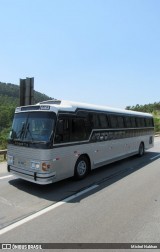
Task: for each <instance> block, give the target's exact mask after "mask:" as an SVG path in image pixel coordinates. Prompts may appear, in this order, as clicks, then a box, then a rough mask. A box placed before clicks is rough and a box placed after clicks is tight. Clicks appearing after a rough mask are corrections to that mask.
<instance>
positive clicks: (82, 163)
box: [74, 155, 89, 180]
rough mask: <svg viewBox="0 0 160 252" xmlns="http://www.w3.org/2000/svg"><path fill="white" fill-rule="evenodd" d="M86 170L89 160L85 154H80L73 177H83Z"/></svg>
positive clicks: (86, 172) (87, 170)
mask: <svg viewBox="0 0 160 252" xmlns="http://www.w3.org/2000/svg"><path fill="white" fill-rule="evenodd" d="M88 172H89V160H88V158H87V157H86V156H85V155H83V156H80V157H79V158H78V160H77V162H76V164H75V168H74V178H75V179H78V180H80V179H83V178H85V177H86V176H87V174H88Z"/></svg>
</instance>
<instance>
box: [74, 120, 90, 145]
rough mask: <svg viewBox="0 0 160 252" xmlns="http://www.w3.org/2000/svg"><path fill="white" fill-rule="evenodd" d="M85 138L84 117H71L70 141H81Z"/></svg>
mask: <svg viewBox="0 0 160 252" xmlns="http://www.w3.org/2000/svg"><path fill="white" fill-rule="evenodd" d="M86 138H87V134H86V129H85V123H84V119H81V118H73V119H72V130H71V141H82V140H85V139H86Z"/></svg>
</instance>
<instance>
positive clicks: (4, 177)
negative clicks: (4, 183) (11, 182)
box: [0, 175, 13, 179]
mask: <svg viewBox="0 0 160 252" xmlns="http://www.w3.org/2000/svg"><path fill="white" fill-rule="evenodd" d="M10 177H13V175H7V176H3V177H0V179H6V178H10Z"/></svg>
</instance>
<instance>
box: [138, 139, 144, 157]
mask: <svg viewBox="0 0 160 252" xmlns="http://www.w3.org/2000/svg"><path fill="white" fill-rule="evenodd" d="M143 155H144V143H142V142H141V143H140V145H139V151H138V156H139V157H142V156H143Z"/></svg>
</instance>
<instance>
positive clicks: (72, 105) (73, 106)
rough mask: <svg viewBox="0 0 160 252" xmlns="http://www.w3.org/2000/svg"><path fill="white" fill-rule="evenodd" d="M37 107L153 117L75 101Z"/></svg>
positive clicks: (53, 101)
mask: <svg viewBox="0 0 160 252" xmlns="http://www.w3.org/2000/svg"><path fill="white" fill-rule="evenodd" d="M37 105H41V106H43V105H45V106H50V107H51V110H54V108H55V112H58V111H64V112H67V111H68V112H75V111H77V110H80V109H82V110H89V111H91V110H92V111H97V112H110V113H118V114H128V115H137V116H138V115H139V116H147V117H152V115H151V114H149V113H143V112H137V111H132V110H126V109H119V108H112V107H108V106H101V105H94V104H88V103H81V102H74V101H66V100H61V101H60V100H48V101H43V102H39V103H38V104H37Z"/></svg>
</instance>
